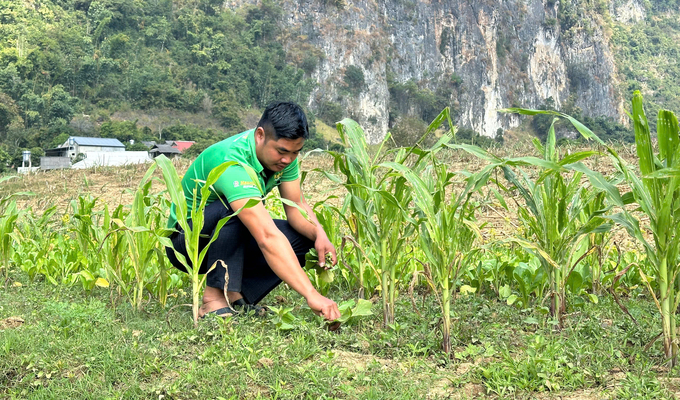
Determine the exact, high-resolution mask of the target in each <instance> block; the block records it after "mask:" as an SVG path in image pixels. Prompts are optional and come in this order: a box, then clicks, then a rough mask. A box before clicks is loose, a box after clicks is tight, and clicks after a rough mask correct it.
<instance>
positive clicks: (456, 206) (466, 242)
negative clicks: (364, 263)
mask: <svg viewBox="0 0 680 400" xmlns="http://www.w3.org/2000/svg"><path fill="white" fill-rule="evenodd" d="M431 160H432V166H431V167H430V168H427V169H426V170H425V171H423V172H424V173H423V174H417V173H416V172H414V171H413V170H412V169H410V168H408V167H405V166H404V165H402V164H398V163H393V162H388V163H385V164H384V165H385V166H386V167H389V168H392V169H393V170H394V171H397V172H398V173H399V174H401V175H402V176H403V177H404V178H405V179H406V180H407V181H408V182H409V183H410V185H411V187H412V188H413V198H414V201H415V205H416V209H415V217H416V225H417V226H418V228H419V233H420V235H419V239H420V246H421V249H422V251H423V252H424V253H425V256H426V262H423V268H424V274H425V277H426V279H427V282H428V284H429V285H430V286H431V288H432V290H433V291H434V293H435V294H436V298H437V301H438V303H439V305H440V308H441V311H442V348H443V350H444V352H446V353H447V354H449V353H450V352H451V303H452V301H453V294H454V293H455V292H456V288H457V284H458V280H459V274H460V271H461V268H463V266H467V265H469V264H471V260H472V258H473V257H474V254H476V253H477V250H472V245H473V243H474V241H475V238H476V237H478V236H479V235H480V232H479V228H478V226H477V224H476V222H475V219H474V212H475V208H476V206H475V205H474V204H473V203H472V202H471V201H470V197H471V195H472V194H473V193H474V192H475V190H476V189H477V188H479V186H480V185H481V184H483V181H484V180H485V179H486V176H484V175H483V174H482V175H473V176H471V177H469V178H468V184H467V186H466V188H465V190H463V191H461V192H460V193H455V192H453V190H451V189H450V187H451V185H452V183H453V181H452V178H453V177H454V174H452V173H450V172H448V171H447V169H446V165H444V164H440V163H438V162H437V160H436V158H434V157H432V158H431ZM447 188H448V189H449V193H448V194H450V195H451V197H452V198H451V199H450V200H449V199H448V196H447Z"/></svg>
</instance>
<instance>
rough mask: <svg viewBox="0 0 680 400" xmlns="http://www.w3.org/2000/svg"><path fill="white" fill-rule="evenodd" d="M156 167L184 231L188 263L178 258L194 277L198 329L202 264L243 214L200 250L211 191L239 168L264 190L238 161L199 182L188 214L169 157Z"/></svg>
mask: <svg viewBox="0 0 680 400" xmlns="http://www.w3.org/2000/svg"><path fill="white" fill-rule="evenodd" d="M156 163H157V164H158V166H159V167H160V168H161V171H162V172H163V180H164V181H165V184H166V186H167V191H168V194H169V195H170V198H171V200H172V203H173V204H174V206H175V211H176V214H177V222H178V223H179V225H180V227H181V228H182V230H183V231H184V240H185V244H186V251H187V255H188V256H189V257H188V259H187V258H186V257H184V256H183V255H182V254H180V253H179V252H178V251H175V256H176V257H177V259H178V260H179V261H180V262H181V263H182V265H184V267H185V268H186V270H187V272H188V273H189V275H190V276H191V291H192V311H193V317H194V325H195V326H198V304H199V295H200V292H201V288H202V287H203V284H204V283H205V279H206V277H205V276H204V277H203V279H201V278H200V274H199V270H200V266H201V265H202V264H203V260H204V258H205V256H206V254H207V252H208V248H209V247H210V245H211V244H212V243H213V242H214V241H215V239H217V236H218V235H219V232H220V230H221V229H222V227H223V226H224V224H226V223H227V222H228V221H229V220H230V219H231V218H232V217H234V216H236V215H237V214H238V213H239V212H240V211H241V209H239V210H236V211H235V212H234V213H233V214H231V215H229V216H227V217H225V218H222V219H221V220H220V221H219V222H218V223H217V226H216V227H215V231H214V233H213V235H212V236H211V237H210V240H209V241H208V243H207V244H206V245H205V246H204V247H203V248H202V249H201V247H200V239H201V230H202V229H203V225H204V221H205V220H204V215H203V212H204V210H205V207H206V204H207V202H208V197H209V196H210V193H211V191H213V190H214V189H213V188H212V185H213V184H214V183H215V182H217V179H218V178H219V177H220V176H221V175H222V174H223V173H224V171H226V170H227V168H229V167H231V166H234V165H237V164H238V165H241V166H243V168H244V169H245V170H246V172H247V173H248V175H250V178H251V180H252V182H255V184H256V185H257V187H258V189H259V190H260V192H262V188H261V187H260V185H259V179H258V177H257V174H256V173H255V171H253V169H252V168H250V167H248V166H247V165H244V164H240V163H238V162H236V161H227V162H224V163H222V164H220V165H219V166H217V167H215V168H214V169H213V170H212V171H210V173H209V174H208V178H207V179H206V180H205V182H196V184H195V186H194V187H193V189H192V192H193V200H194V201H193V203H192V204H193V207H192V208H191V210H189V209H188V206H187V201H186V198H185V197H184V190H183V189H182V183H181V180H180V178H179V175H177V170H176V169H175V167H174V166H173V165H172V162H171V161H170V160H169V159H168V158H167V157H165V156H163V155H161V156H158V157H156ZM199 191H200V193H201V200H200V202H199V201H198V193H199ZM259 203H260V201H259V200H256V199H251V200H249V201H248V202H247V203H246V205H244V206H243V208H250V207H253V206H255V205H257V204H259ZM243 208H242V209H243ZM189 217H190V218H191V221H192V223H191V224H190V223H189V221H188V218H189ZM159 240H160V242H161V244H162V245H164V246H166V247H170V248H172V247H173V246H172V242H171V241H170V238H168V237H165V236H162V237H159Z"/></svg>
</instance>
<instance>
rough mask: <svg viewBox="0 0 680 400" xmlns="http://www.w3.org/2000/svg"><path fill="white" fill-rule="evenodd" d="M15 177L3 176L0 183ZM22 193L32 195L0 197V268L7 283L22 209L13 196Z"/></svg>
mask: <svg viewBox="0 0 680 400" xmlns="http://www.w3.org/2000/svg"><path fill="white" fill-rule="evenodd" d="M13 178H15V176H3V177H2V178H0V183H2V182H5V181H8V180H10V179H13ZM20 195H32V193H29V192H20V193H14V194H11V195H9V196H5V197H0V263H2V264H0V268H1V269H3V270H4V271H5V285H7V282H9V261H10V259H11V258H12V253H13V244H14V230H15V228H16V222H17V219H18V218H19V214H20V211H19V209H18V208H17V204H16V201H15V200H13V197H15V196H20Z"/></svg>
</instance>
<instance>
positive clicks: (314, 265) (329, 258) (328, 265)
mask: <svg viewBox="0 0 680 400" xmlns="http://www.w3.org/2000/svg"><path fill="white" fill-rule="evenodd" d="M325 258H326V260H325V265H324V266H321V265H320V264H319V254H318V253H317V251H316V249H310V250H309V252H307V254H305V269H308V270H311V269H313V270H314V271H316V274H317V275H318V276H319V279H320V280H321V281H323V282H326V283H331V282H333V279H335V273H334V269H335V268H334V267H333V255H332V254H331V253H326V257H325Z"/></svg>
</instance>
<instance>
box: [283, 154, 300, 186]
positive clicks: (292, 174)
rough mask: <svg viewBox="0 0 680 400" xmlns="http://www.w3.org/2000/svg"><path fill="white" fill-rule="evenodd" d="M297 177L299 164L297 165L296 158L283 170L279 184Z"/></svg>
mask: <svg viewBox="0 0 680 400" xmlns="http://www.w3.org/2000/svg"><path fill="white" fill-rule="evenodd" d="M299 177H300V164H299V163H298V159H297V158H296V159H295V160H294V161H293V162H292V163H290V165H289V166H287V167H286V168H285V169H284V170H283V174H282V175H281V182H290V181H294V180H296V179H297V178H299Z"/></svg>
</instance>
